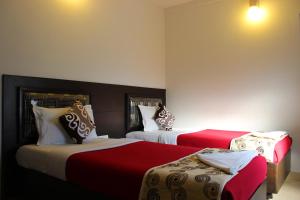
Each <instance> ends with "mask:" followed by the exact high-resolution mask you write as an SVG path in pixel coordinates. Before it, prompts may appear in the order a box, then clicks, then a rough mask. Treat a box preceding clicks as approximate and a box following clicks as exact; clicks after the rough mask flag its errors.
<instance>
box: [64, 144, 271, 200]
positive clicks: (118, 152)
mask: <svg viewBox="0 0 300 200" xmlns="http://www.w3.org/2000/svg"><path fill="white" fill-rule="evenodd" d="M199 150H200V149H199V148H193V147H184V146H174V145H163V144H158V143H150V142H137V143H133V144H128V145H125V146H121V147H117V148H112V149H106V150H99V151H90V152H84V153H77V154H74V155H72V156H70V157H69V159H68V161H67V166H66V176H67V180H68V181H70V182H73V183H76V184H79V185H81V186H82V187H85V188H87V189H89V190H91V191H95V192H99V193H101V194H103V195H105V196H107V197H109V198H112V199H122V200H124V199H128V200H135V199H138V196H139V192H140V187H141V183H142V180H143V176H144V174H145V172H146V171H147V170H148V169H150V168H152V167H155V166H159V165H162V164H165V163H168V162H171V161H174V160H177V159H179V158H181V157H184V156H187V155H189V154H192V153H194V152H197V151H199ZM266 173H267V166H266V161H265V159H264V158H263V157H261V156H258V157H256V158H254V159H253V160H252V161H251V163H250V164H249V165H248V166H246V167H245V168H244V169H243V170H241V172H240V173H239V174H238V175H236V176H235V177H233V178H232V179H231V180H230V181H229V182H228V183H227V184H226V185H225V188H224V190H223V193H222V199H237V200H243V199H245V200H246V199H249V198H250V197H251V195H252V194H253V193H254V192H255V190H256V189H257V188H258V187H259V185H260V184H261V183H262V182H263V181H264V180H265V178H266ZM241 183H242V184H241Z"/></svg>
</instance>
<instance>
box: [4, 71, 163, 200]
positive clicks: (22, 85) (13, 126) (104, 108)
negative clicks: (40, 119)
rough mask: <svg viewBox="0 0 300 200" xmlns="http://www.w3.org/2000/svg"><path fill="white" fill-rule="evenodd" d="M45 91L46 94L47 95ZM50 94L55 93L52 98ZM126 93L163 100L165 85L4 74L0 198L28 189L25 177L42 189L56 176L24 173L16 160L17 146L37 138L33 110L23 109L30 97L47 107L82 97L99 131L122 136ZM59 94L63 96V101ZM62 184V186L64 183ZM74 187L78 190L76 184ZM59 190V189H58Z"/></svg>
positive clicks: (28, 106) (113, 136)
mask: <svg viewBox="0 0 300 200" xmlns="http://www.w3.org/2000/svg"><path fill="white" fill-rule="evenodd" d="M37 93H39V95H37ZM28 94H29V95H28ZM47 94H48V97H46V96H47ZM49 94H50V96H51V95H53V96H55V97H54V98H52V99H51V98H49ZM127 94H136V95H149V96H151V97H156V98H160V99H163V100H164V101H165V98H166V90H165V89H155V88H143V87H131V86H122V85H111V84H101V83H90V82H80V81H69V80H59V79H47V78H35V77H24V76H13V75H3V76H2V135H1V136H2V141H1V144H2V145H1V147H2V148H1V187H0V189H1V190H0V194H1V199H8V197H11V196H14V195H16V194H20V193H21V192H22V191H31V190H30V188H29V189H28V187H25V186H28V185H30V184H29V183H27V182H26V181H28V180H38V184H37V185H36V186H35V187H36V188H41V189H42V188H44V189H45V188H47V187H48V188H52V187H53V185H54V184H53V182H54V181H53V180H55V179H51V178H49V177H47V176H42V175H41V174H40V173H33V172H30V173H27V172H28V170H24V169H21V168H20V167H18V165H17V163H16V160H15V153H16V150H17V149H18V148H19V147H20V146H22V145H24V144H34V143H36V141H37V134H36V128H35V124H34V120H33V118H32V113H31V114H30V113H29V112H27V111H26V110H28V109H29V110H30V111H31V108H30V106H31V105H30V100H31V98H33V97H35V98H36V97H37V96H39V98H40V99H39V100H41V102H42V104H43V105H45V106H48V107H49V106H50V107H52V106H53V107H56V106H58V107H59V106H66V105H69V104H70V101H72V99H81V100H82V102H83V103H91V104H92V107H93V112H94V118H95V123H96V126H97V133H98V135H109V137H112V138H122V137H124V136H125V132H126V122H125V120H124V119H125V118H126V114H127V110H126V108H125V101H126V96H127ZM57 98H58V99H59V101H58V102H55V101H53V99H57ZM61 98H63V101H62V99H61ZM53 102H54V103H53ZM62 102H63V104H62ZM29 177H30V178H29ZM41 177H43V178H41ZM45 177H47V178H45ZM49 179H51V181H49ZM29 182H32V181H29ZM58 182H59V181H58ZM55 185H68V186H69V185H70V184H66V183H61V184H55ZM25 188H26V189H25ZM62 188H64V189H65V188H67V187H65V186H64V187H62ZM31 189H32V188H31ZM49 191H51V190H48V193H49ZM55 191H58V190H55ZM75 191H79V190H78V189H77V188H76V190H75ZM61 192H62V191H59V193H61ZM50 193H51V192H50ZM31 194H34V193H31ZM42 194H43V193H42ZM44 194H47V193H44ZM56 194H57V193H56ZM33 196H34V195H33ZM76 196H78V195H76ZM68 197H70V193H68ZM43 198H44V197H43Z"/></svg>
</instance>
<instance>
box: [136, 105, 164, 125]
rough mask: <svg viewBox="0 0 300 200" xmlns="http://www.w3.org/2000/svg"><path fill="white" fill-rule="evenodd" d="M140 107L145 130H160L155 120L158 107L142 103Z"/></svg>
mask: <svg viewBox="0 0 300 200" xmlns="http://www.w3.org/2000/svg"><path fill="white" fill-rule="evenodd" d="M138 107H139V109H140V111H141V114H142V118H143V125H144V131H157V130H159V127H158V125H157V123H156V122H155V120H154V115H155V113H156V111H157V107H156V106H142V105H138Z"/></svg>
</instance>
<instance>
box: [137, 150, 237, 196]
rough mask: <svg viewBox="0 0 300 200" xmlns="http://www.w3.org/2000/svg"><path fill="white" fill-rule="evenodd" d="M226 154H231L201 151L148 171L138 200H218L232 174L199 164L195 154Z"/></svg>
mask: <svg viewBox="0 0 300 200" xmlns="http://www.w3.org/2000/svg"><path fill="white" fill-rule="evenodd" d="M227 151H228V152H232V151H231V150H224V149H204V150H202V151H199V152H196V153H194V154H192V155H189V156H187V157H184V158H182V159H180V160H177V161H174V162H171V163H168V164H165V165H162V166H158V167H154V168H152V169H150V170H148V171H147V172H146V174H145V175H144V178H143V183H142V187H141V190H140V197H139V199H140V200H159V199H174V200H175V199H176V200H177V199H178V200H195V199H203V200H209V199H210V200H211V199H221V194H222V191H223V188H224V186H225V184H226V183H227V182H228V181H229V180H230V179H231V178H232V177H233V176H234V175H230V174H226V173H225V172H223V171H221V170H220V169H217V168H214V167H211V166H208V165H206V164H204V163H202V162H201V161H200V160H199V158H198V157H197V154H199V153H200V154H206V153H213V152H222V153H224V152H225V153H226V152H227Z"/></svg>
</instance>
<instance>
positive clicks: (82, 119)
mask: <svg viewBox="0 0 300 200" xmlns="http://www.w3.org/2000/svg"><path fill="white" fill-rule="evenodd" d="M59 120H60V123H61V124H62V126H63V127H64V128H65V130H66V132H67V133H68V134H69V136H70V137H71V138H73V139H75V140H76V142H77V144H82V140H84V139H85V138H87V137H88V136H89V134H90V133H91V132H92V130H93V129H94V128H95V124H94V123H93V121H92V119H91V117H90V116H89V114H88V112H87V110H86V109H85V107H84V106H83V105H82V104H81V102H79V101H76V102H75V103H74V104H73V106H72V108H70V110H69V111H68V112H67V113H66V114H64V115H62V116H61V117H60V118H59Z"/></svg>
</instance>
